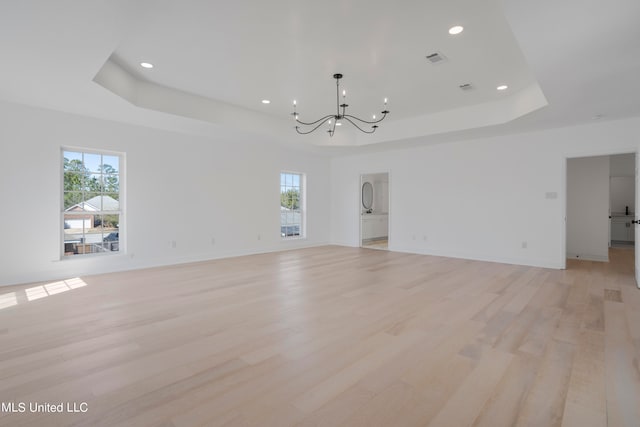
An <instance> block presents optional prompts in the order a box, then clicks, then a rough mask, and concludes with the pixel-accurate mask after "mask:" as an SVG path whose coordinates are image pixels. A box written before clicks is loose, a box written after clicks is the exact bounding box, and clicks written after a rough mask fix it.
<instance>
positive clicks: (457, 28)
mask: <svg viewBox="0 0 640 427" xmlns="http://www.w3.org/2000/svg"><path fill="white" fill-rule="evenodd" d="M463 31H464V27H463V26H462V25H456V26H454V27H451V28H449V34H451V35H452V36H455V35H456V34H460V33H461V32H463Z"/></svg>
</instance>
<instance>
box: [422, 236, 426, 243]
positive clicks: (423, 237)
mask: <svg viewBox="0 0 640 427" xmlns="http://www.w3.org/2000/svg"><path fill="white" fill-rule="evenodd" d="M422 240H424V241H425V242H426V241H427V235H426V234H425V235H423V236H422Z"/></svg>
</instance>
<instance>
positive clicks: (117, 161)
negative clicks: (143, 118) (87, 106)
mask: <svg viewBox="0 0 640 427" xmlns="http://www.w3.org/2000/svg"><path fill="white" fill-rule="evenodd" d="M122 164H123V161H122V155H119V154H112V153H100V152H84V151H76V150H66V149H64V150H63V151H62V181H63V184H62V229H63V236H64V238H63V247H62V253H63V255H64V256H74V255H84V254H95V253H113V252H119V251H120V241H121V240H122V239H121V238H122V235H121V233H120V224H121V223H122V222H123V212H122V204H121V197H120V195H121V191H120V189H121V184H122V182H121V181H122V175H121V170H120V168H121V167H122Z"/></svg>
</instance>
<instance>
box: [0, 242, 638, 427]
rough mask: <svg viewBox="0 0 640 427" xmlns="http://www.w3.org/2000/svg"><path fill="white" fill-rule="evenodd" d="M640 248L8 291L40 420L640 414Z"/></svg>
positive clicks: (15, 376) (120, 276) (257, 261)
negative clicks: (561, 263) (552, 258)
mask: <svg viewBox="0 0 640 427" xmlns="http://www.w3.org/2000/svg"><path fill="white" fill-rule="evenodd" d="M639 352H640V291H638V289H637V288H636V286H635V283H634V279H633V250H629V249H613V250H612V251H611V262H610V263H596V262H588V261H579V262H578V261H569V262H568V269H567V270H565V271H558V270H547V269H542V268H532V267H523V266H514V265H504V264H495V263H485V262H476V261H468V260H457V259H447V258H438V257H431V256H421V255H411V254H400V253H393V252H386V251H379V250H367V249H357V248H343V247H333V246H328V247H321V248H313V249H305V250H295V251H290V252H283V253H274V254H265V255H256V256H247V257H240V258H233V259H227V260H218V261H212V262H205V263H198V264H189V265H182V266H173V267H163V268H157V269H150V270H141V271H134V272H123V273H115V274H105V275H97V276H91V277H84V278H81V279H74V280H69V281H66V282H58V283H48V284H37V285H29V286H18V287H10V288H2V289H0V402H10V401H13V402H26V403H28V402H40V403H45V402H48V403H60V402H75V403H76V404H80V403H81V402H86V403H87V405H88V411H87V412H86V413H76V414H39V413H6V412H5V413H2V414H0V425H12V426H13V425H33V426H55V425H72V426H76V425H77V426H164V427H169V426H175V427H182V426H200V425H204V426H289V425H301V426H316V425H318V426H340V425H344V426H367V427H368V426H422V425H429V426H451V427H462V426H490V427H500V426H541V427H542V426H545V427H546V426H562V427H569V426H576V427H585V426H607V425H608V426H628V427H631V426H634V427H637V426H638V425H640V368H639V360H640V358H639Z"/></svg>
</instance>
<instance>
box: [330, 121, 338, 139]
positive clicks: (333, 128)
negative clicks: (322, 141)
mask: <svg viewBox="0 0 640 427" xmlns="http://www.w3.org/2000/svg"><path fill="white" fill-rule="evenodd" d="M337 124H338V121H337V120H334V121H333V123H332V126H331V129H329V136H330V137H331V138H333V134H334V133H335V131H336V125H337Z"/></svg>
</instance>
